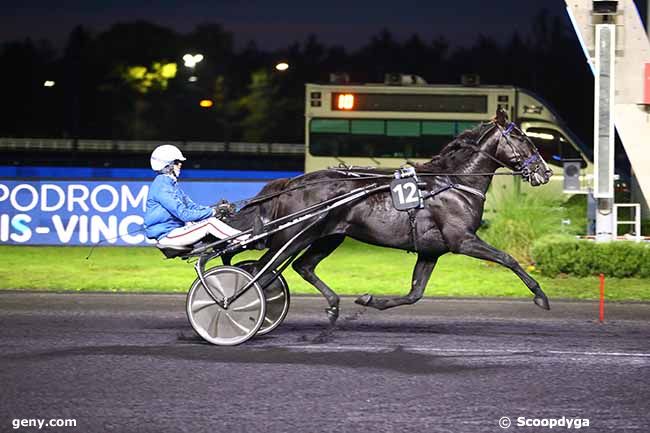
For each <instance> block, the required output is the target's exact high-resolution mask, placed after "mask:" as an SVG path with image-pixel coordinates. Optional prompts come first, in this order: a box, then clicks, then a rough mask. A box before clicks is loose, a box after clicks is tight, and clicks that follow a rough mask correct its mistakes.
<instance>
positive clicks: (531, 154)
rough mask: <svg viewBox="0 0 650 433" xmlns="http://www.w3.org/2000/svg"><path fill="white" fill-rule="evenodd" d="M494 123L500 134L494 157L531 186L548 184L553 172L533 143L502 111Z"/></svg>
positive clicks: (498, 113) (501, 110)
mask: <svg viewBox="0 0 650 433" xmlns="http://www.w3.org/2000/svg"><path fill="white" fill-rule="evenodd" d="M494 123H495V125H496V127H497V128H498V129H499V133H500V137H499V142H498V145H497V151H496V155H495V157H496V158H497V159H499V160H500V161H502V162H503V163H505V165H507V166H508V168H510V169H512V170H514V171H520V172H521V177H522V178H523V179H524V180H525V181H526V182H530V184H531V185H532V186H539V185H543V184H545V183H548V181H549V180H550V178H551V176H552V175H553V171H552V170H551V169H550V168H549V167H548V165H547V164H546V161H544V158H542V156H541V155H540V154H539V152H538V151H537V148H536V147H535V145H534V144H533V141H532V140H531V139H530V138H529V137H528V136H527V135H526V134H525V133H524V132H523V131H522V130H521V129H519V127H517V125H515V123H514V122H509V121H508V115H507V114H506V112H505V111H504V110H503V109H499V110H497V115H496V118H495V119H494Z"/></svg>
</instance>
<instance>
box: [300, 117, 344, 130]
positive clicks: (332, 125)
mask: <svg viewBox="0 0 650 433" xmlns="http://www.w3.org/2000/svg"><path fill="white" fill-rule="evenodd" d="M309 130H310V131H311V132H344V133H347V132H350V121H349V120H344V119H313V120H312V121H311V122H310V123H309Z"/></svg>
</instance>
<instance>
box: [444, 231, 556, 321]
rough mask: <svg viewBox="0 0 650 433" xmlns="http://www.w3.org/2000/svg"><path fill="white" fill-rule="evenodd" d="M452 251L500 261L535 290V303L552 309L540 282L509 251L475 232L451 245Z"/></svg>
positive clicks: (499, 262) (529, 287)
mask: <svg viewBox="0 0 650 433" xmlns="http://www.w3.org/2000/svg"><path fill="white" fill-rule="evenodd" d="M450 246H451V251H452V252H454V253H457V254H464V255H466V256H470V257H475V258H477V259H483V260H489V261H491V262H495V263H498V264H500V265H502V266H505V267H506V268H508V269H510V270H511V271H512V272H514V273H515V274H516V275H517V276H518V277H519V278H520V279H521V281H523V282H524V284H525V285H526V286H527V287H528V289H529V290H530V291H531V292H533V294H534V295H535V298H534V299H533V301H534V302H535V304H536V305H537V306H538V307H540V308H543V309H545V310H550V309H551V307H550V305H549V303H548V298H547V297H546V295H545V294H544V292H543V291H542V289H541V287H539V283H538V282H537V281H535V279H533V277H531V276H530V275H528V274H527V273H526V271H524V270H523V269H522V268H521V266H519V263H517V261H516V260H515V259H514V258H513V257H512V256H511V255H510V254H508V253H505V252H503V251H501V250H498V249H496V248H494V247H493V246H492V245H490V244H488V243H486V242H484V241H483V240H481V239H480V238H479V237H478V236H476V235H475V234H470V235H467V236H466V237H464V238H463V239H462V240H461V241H459V242H456V243H455V244H452V245H450Z"/></svg>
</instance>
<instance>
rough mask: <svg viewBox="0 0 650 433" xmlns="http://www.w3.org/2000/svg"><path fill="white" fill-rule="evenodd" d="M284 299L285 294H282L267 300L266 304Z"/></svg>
mask: <svg viewBox="0 0 650 433" xmlns="http://www.w3.org/2000/svg"><path fill="white" fill-rule="evenodd" d="M282 298H284V292H280V293H278V294H277V295H275V296H271V297H270V298H266V302H271V301H277V300H278V299H282Z"/></svg>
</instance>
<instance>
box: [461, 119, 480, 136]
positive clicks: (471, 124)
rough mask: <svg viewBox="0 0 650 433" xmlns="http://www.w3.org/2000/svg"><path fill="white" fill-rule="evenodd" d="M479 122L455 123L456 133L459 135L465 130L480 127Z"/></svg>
mask: <svg viewBox="0 0 650 433" xmlns="http://www.w3.org/2000/svg"><path fill="white" fill-rule="evenodd" d="M480 124H481V122H456V126H457V128H458V129H457V130H456V131H457V133H458V134H460V133H461V132H463V131H465V130H467V129H472V128H475V127H477V126H478V125H480Z"/></svg>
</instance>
